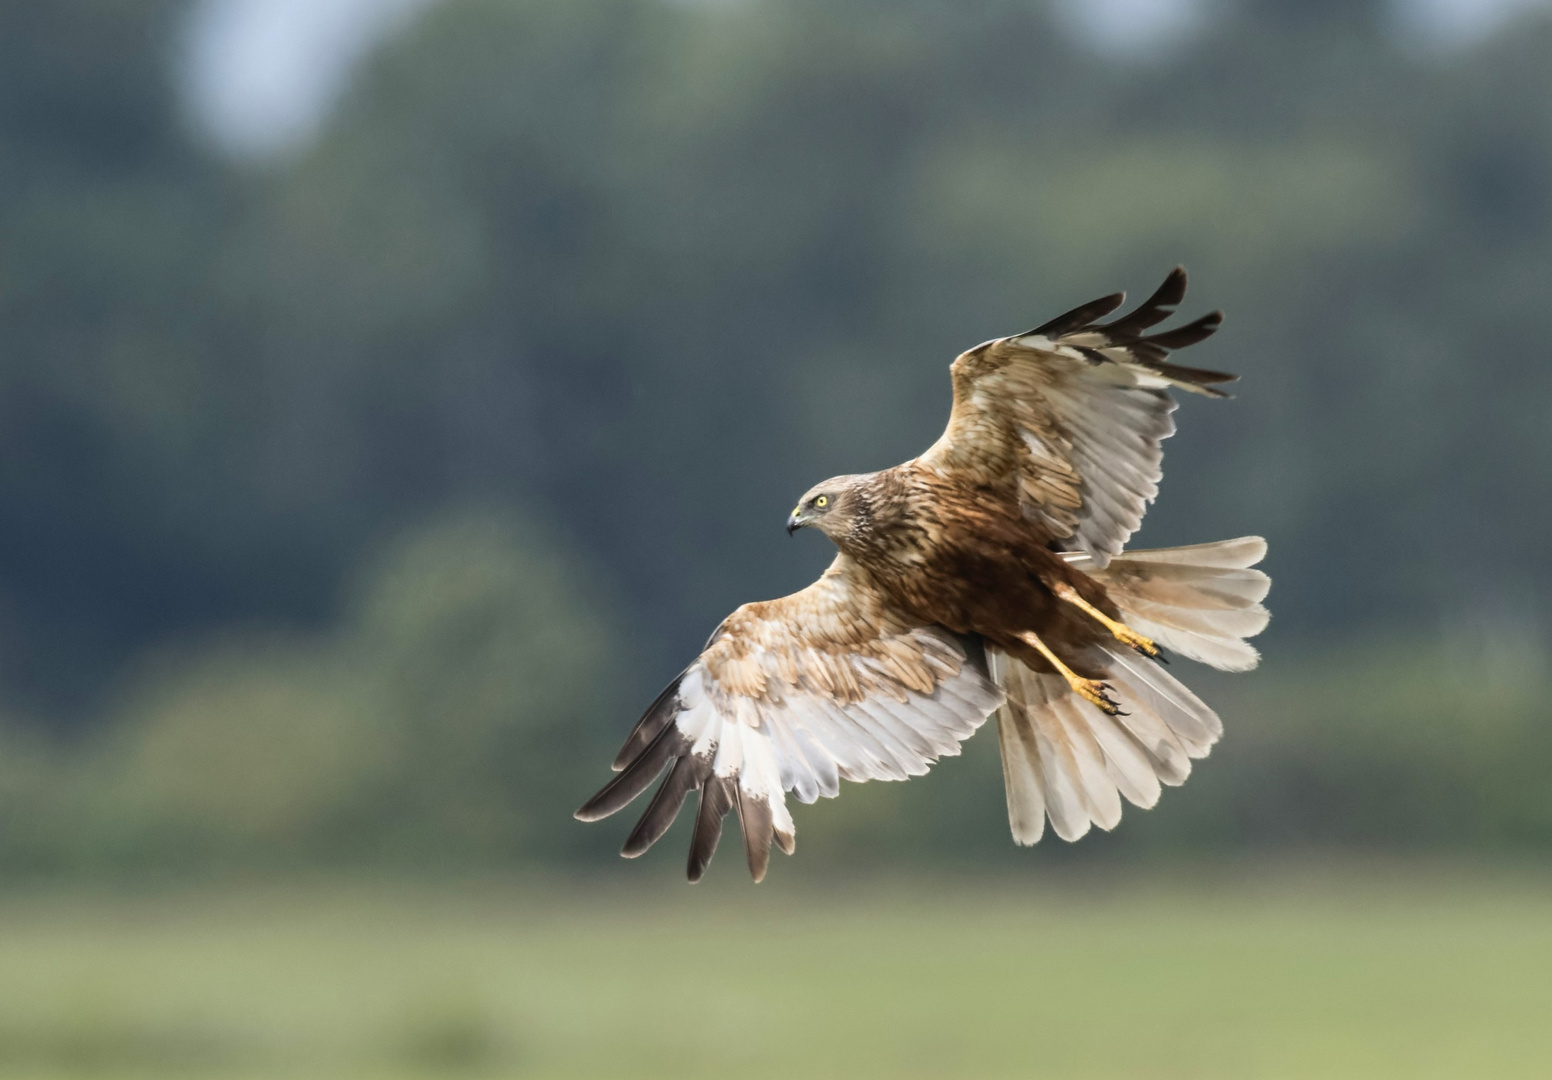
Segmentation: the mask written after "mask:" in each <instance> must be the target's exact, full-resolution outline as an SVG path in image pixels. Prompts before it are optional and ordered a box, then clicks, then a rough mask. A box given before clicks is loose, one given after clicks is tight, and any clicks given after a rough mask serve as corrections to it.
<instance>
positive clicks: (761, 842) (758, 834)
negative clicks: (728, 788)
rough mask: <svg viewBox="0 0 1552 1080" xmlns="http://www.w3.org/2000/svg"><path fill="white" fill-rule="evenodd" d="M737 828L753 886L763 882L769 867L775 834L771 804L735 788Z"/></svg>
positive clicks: (740, 788)
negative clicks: (739, 830)
mask: <svg viewBox="0 0 1552 1080" xmlns="http://www.w3.org/2000/svg"><path fill="white" fill-rule="evenodd" d="M734 793H735V794H736V795H737V796H738V802H737V803H736V805H737V807H738V827H739V829H741V830H742V831H743V834H744V856H745V858H746V859H747V860H748V862H749V876H750V877H752V878H754V880H755V884H756V885H758V884H759V883H760V882H762V881H764V880H765V871H766V870H767V869H768V868H769V867H770V865H771V840H772V839H773V838H774V837H775V834H776V822H775V819H774V817H773V816H772V814H771V804H770V803H768V802H766V801H765V800H764V799H751V798H747V797H745V795H744V789H743V788H742V787H737V788H735V789H734Z"/></svg>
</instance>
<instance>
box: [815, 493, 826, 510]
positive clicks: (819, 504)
mask: <svg viewBox="0 0 1552 1080" xmlns="http://www.w3.org/2000/svg"><path fill="white" fill-rule="evenodd" d="M814 505H815V506H817V507H819V509H821V510H823V509H824V508H825V507H827V506H829V505H830V496H828V495H821V496H819V498H817V499H815V500H814Z"/></svg>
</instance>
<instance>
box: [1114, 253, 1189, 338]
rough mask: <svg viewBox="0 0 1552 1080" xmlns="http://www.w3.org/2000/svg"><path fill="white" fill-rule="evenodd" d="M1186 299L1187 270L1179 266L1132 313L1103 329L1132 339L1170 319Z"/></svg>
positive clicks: (1117, 335)
mask: <svg viewBox="0 0 1552 1080" xmlns="http://www.w3.org/2000/svg"><path fill="white" fill-rule="evenodd" d="M1185 298H1186V268H1185V267H1184V266H1177V267H1175V268H1174V269H1173V270H1171V271H1170V272H1169V274H1168V276H1166V277H1165V278H1164V283H1163V284H1162V285H1160V286H1159V287H1158V288H1157V289H1155V290H1153V295H1152V296H1150V297H1148V299H1146V300H1144V301H1143V302H1142V303H1141V304H1139V305H1137V307H1136V308H1135V309H1134V310H1133V311H1131V312H1130V313H1128V314H1126V315H1123V316H1121V317H1120V318H1119V319H1116V320H1115V321H1114V322H1111V323H1106V324H1105V326H1104V327H1102V329H1104V330H1107V331H1109V332H1110V333H1111V334H1113V335H1115V336H1116V337H1131V336H1133V335H1135V334H1138V333H1140V332H1141V331H1143V330H1146V329H1148V327H1150V326H1157V325H1158V324H1159V323H1161V322H1163V321H1164V320H1165V319H1167V318H1169V317H1170V316H1171V315H1173V314H1174V312H1175V309H1176V308H1177V307H1179V306H1180V301H1182V300H1184V299H1185Z"/></svg>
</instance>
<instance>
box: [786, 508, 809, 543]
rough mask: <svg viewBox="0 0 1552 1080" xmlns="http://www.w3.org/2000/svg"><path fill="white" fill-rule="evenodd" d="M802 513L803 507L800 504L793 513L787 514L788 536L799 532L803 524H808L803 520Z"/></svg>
mask: <svg viewBox="0 0 1552 1080" xmlns="http://www.w3.org/2000/svg"><path fill="white" fill-rule="evenodd" d="M802 514H803V508H802V507H801V506H800V507H798V508H797V509H796V510H794V511H792V513H790V514H788V515H787V535H788V536H791V535H792V534H793V533H795V532H797V531H798V530H799V529H801V528H802V527H803V526H805V525H807V524H808V522H806V521H804V520H803V517H802Z"/></svg>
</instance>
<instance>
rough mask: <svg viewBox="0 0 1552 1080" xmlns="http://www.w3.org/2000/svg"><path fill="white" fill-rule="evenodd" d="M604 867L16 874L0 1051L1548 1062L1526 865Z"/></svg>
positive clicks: (309, 1066)
mask: <svg viewBox="0 0 1552 1080" xmlns="http://www.w3.org/2000/svg"><path fill="white" fill-rule="evenodd" d="M724 877H726V878H728V879H729V880H731V877H732V875H731V874H729V875H724ZM612 880H613V884H612V885H609V886H608V887H600V888H597V889H583V888H581V887H578V886H576V885H573V886H571V887H569V888H561V887H548V888H541V887H534V886H530V887H503V886H495V885H488V884H487V885H481V886H471V887H464V888H456V887H452V886H446V887H442V888H429V887H416V888H411V887H406V886H402V885H392V886H390V885H381V886H369V885H361V884H357V885H354V886H342V885H337V884H336V885H329V886H319V887H304V886H291V887H287V888H278V887H272V888H266V889H261V890H238V889H235V888H234V889H227V890H206V891H198V892H185V893H176V894H174V893H169V894H164V895H155V896H147V895H141V896H137V897H123V896H108V895H104V896H97V897H91V896H81V895H75V896H69V895H66V896H20V895H12V896H10V897H8V898H5V899H3V900H0V1076H3V1077H7V1078H9V1077H37V1078H45V1077H47V1078H62V1077H93V1078H109V1077H162V1076H172V1077H178V1076H211V1077H222V1078H226V1077H232V1078H247V1077H253V1078H259V1077H292V1076H298V1077H299V1076H308V1077H342V1078H355V1077H361V1078H379V1077H380V1078H385V1080H386V1078H411V1077H440V1076H449V1077H486V1076H488V1077H506V1076H511V1077H535V1078H546V1077H553V1078H562V1077H595V1076H596V1077H660V1076H661V1077H676V1078H694V1077H700V1076H721V1077H726V1076H736V1077H784V1078H787V1077H804V1078H808V1077H814V1078H821V1077H847V1078H862V1077H874V1076H877V1077H885V1076H887V1077H961V1076H962V1077H1003V1076H1006V1077H1015V1076H1016V1077H1052V1078H1068V1077H1071V1078H1078V1077H1084V1078H1089V1077H1094V1078H1099V1077H1107V1078H1108V1077H1149V1078H1153V1077H1164V1078H1171V1077H1182V1078H1185V1077H1190V1078H1212V1077H1225V1078H1227V1077H1234V1078H1252V1077H1255V1078H1260V1077H1265V1078H1281V1077H1320V1078H1323V1080H1324V1078H1336V1077H1364V1078H1379V1077H1406V1078H1408V1080H1417V1078H1423V1077H1451V1078H1454V1077H1460V1076H1473V1077H1520V1076H1524V1077H1531V1076H1536V1077H1540V1076H1544V1075H1546V1069H1547V1062H1548V1061H1552V1024H1548V1023H1547V1022H1546V1017H1547V1013H1548V1008H1549V1003H1552V882H1549V881H1547V880H1546V879H1545V878H1537V877H1529V876H1520V877H1512V876H1504V875H1472V874H1469V873H1464V872H1462V873H1457V874H1443V873H1439V872H1427V873H1425V872H1417V871H1413V872H1403V873H1394V872H1386V873H1377V872H1370V873H1367V874H1359V873H1356V872H1353V871H1348V872H1331V871H1311V872H1308V873H1304V872H1300V871H1298V870H1297V869H1296V868H1283V869H1281V870H1277V871H1274V872H1268V873H1265V874H1246V873H1237V874H1226V875H1207V876H1205V877H1202V878H1200V879H1198V880H1195V881H1173V882H1167V881H1159V880H1157V879H1156V878H1151V877H1146V876H1138V875H1136V874H1124V873H1117V874H1114V875H1109V876H1104V877H1088V878H1085V879H1083V880H1080V881H1076V882H1072V881H1069V882H1067V883H1066V884H1060V883H1058V884H1051V883H1048V882H1040V883H1036V884H1030V883H1027V882H1019V881H1007V880H1004V881H1000V882H996V883H989V884H979V885H977V884H973V883H972V884H967V883H964V882H961V883H957V884H952V885H950V884H944V883H942V882H930V881H919V880H918V881H897V882H891V881H875V882H871V883H849V884H846V885H843V886H839V887H831V888H829V889H827V890H826V891H823V892H819V891H816V887H814V886H812V885H810V886H808V887H804V886H801V885H791V884H787V885H783V884H782V883H775V887H762V888H761V889H760V890H754V889H750V888H734V887H731V886H727V887H715V886H714V887H712V888H705V887H698V888H694V889H692V888H689V887H676V888H674V889H672V890H671V891H662V890H660V889H659V888H658V887H657V886H650V887H649V886H645V885H640V884H639V883H640V882H642V881H643V880H644V879H642V878H636V879H631V878H630V877H629V875H628V874H622V875H621V876H619V877H617V878H615V879H612ZM622 880H624V881H630V882H632V884H630V885H629V886H622V885H621V884H620V881H622ZM626 890H629V891H626Z"/></svg>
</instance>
